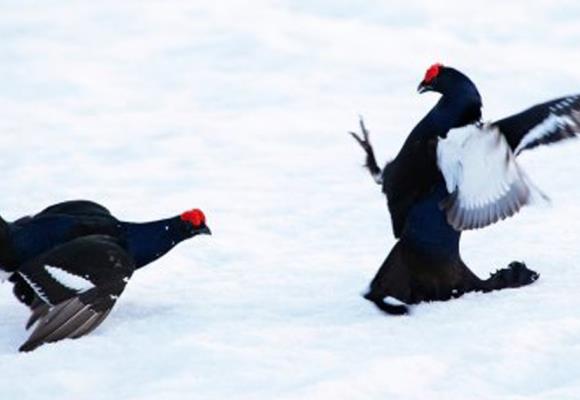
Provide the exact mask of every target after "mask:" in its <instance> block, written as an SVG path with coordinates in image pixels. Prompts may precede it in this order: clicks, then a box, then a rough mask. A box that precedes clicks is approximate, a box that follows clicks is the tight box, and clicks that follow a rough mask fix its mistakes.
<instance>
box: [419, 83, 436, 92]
mask: <svg viewBox="0 0 580 400" xmlns="http://www.w3.org/2000/svg"><path fill="white" fill-rule="evenodd" d="M430 90H433V87H432V86H431V85H429V84H427V83H425V82H424V81H423V82H421V83H420V84H419V86H417V92H419V93H425V92H428V91H430Z"/></svg>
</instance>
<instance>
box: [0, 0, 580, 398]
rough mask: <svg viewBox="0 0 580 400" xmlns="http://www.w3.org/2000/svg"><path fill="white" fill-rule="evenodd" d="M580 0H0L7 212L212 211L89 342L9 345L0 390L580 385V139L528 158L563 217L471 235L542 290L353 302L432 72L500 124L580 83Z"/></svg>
mask: <svg viewBox="0 0 580 400" xmlns="http://www.w3.org/2000/svg"><path fill="white" fill-rule="evenodd" d="M579 19H580V3H579V2H576V1H570V0H549V1H548V0H545V1H544V0H539V1H523V0H515V1H510V2H503V1H490V0H487V1H474V2H460V1H457V2H447V1H443V0H441V1H426V0H419V1H414V0H405V1H388V2H387V1H380V0H369V1H361V2H359V1H354V0H346V1H336V0H335V1H330V0H309V1H306V0H297V1H294V0H278V1H274V0H272V1H266V0H252V1H251V2H250V1H241V0H240V1H237V0H228V1H225V0H213V1H207V0H195V1H194V0H191V1H177V0H175V1H153V0H140V1H136V0H127V1H118V0H115V1H113V0H100V1H92V2H89V1H80V2H77V1H65V0H54V1H42V2H40V1H31V0H22V1H7V0H0V37H1V40H0V54H2V58H1V62H0V76H1V81H2V84H1V85H0V88H1V90H0V132H1V134H0V148H1V149H2V157H0V171H1V179H0V193H2V196H1V197H0V213H1V215H2V216H3V217H4V218H5V219H7V220H14V219H16V218H18V217H20V216H22V215H27V214H33V213H35V212H38V211H40V210H41V209H42V208H44V207H45V206H48V205H50V204H53V203H56V202H59V201H63V200H66V199H78V198H86V199H91V200H95V201H98V202H100V203H102V204H104V205H105V206H107V207H108V208H109V209H110V210H111V211H112V212H113V213H114V214H115V215H116V216H118V217H119V218H121V219H124V220H129V221H145V220H153V219H159V218H163V217H168V216H173V215H178V214H179V213H180V212H182V211H184V210H188V209H191V208H193V207H199V208H201V209H203V210H204V212H205V214H206V216H207V219H208V225H209V227H210V228H211V230H212V232H213V236H203V237H196V238H194V239H192V240H190V241H187V242H184V243H182V244H181V245H179V246H177V247H176V248H175V249H174V250H173V251H172V252H170V253H169V254H168V255H166V256H165V257H163V258H161V259H160V260H159V261H157V262H155V263H154V264H152V265H150V266H148V267H146V268H144V269H143V270H140V271H138V272H137V273H136V274H135V275H134V276H133V277H132V279H131V281H130V282H129V284H128V286H127V289H126V290H125V292H124V293H123V295H122V296H121V298H120V299H119V301H118V302H117V305H116V307H115V309H114V310H113V312H112V313H111V315H110V316H109V317H108V319H107V320H106V321H105V322H104V323H103V324H102V325H101V326H100V327H99V328H98V329H97V330H96V331H95V332H93V333H92V334H91V335H89V336H87V337H84V338H81V339H79V340H65V341H62V342H59V343H56V344H49V345H45V346H42V347H41V348H39V349H37V350H36V351H34V352H31V353H25V354H21V353H18V352H17V348H18V346H19V345H20V344H21V343H22V342H23V341H24V340H25V339H26V338H27V333H26V332H25V330H24V324H25V322H26V320H27V318H28V311H27V310H26V308H25V307H24V306H22V305H21V304H19V303H18V302H17V301H16V300H15V299H14V297H13V296H12V293H11V288H10V286H9V285H8V284H4V285H2V286H0V309H1V310H2V316H3V317H2V324H1V325H0V365H2V368H1V372H0V399H2V400H13V399H17V400H27V399H34V400H38V399H41V400H44V399H55V400H56V399H58V400H63V399H64V400H68V399H71V400H72V399H74V400H78V399H83V400H84V399H91V400H93V399H95V400H100V399H106V400H108V399H111V400H112V399H115V400H158V399H163V400H167V399H179V400H183V399H185V400H187V399H210V400H214V399H236V400H237V399H244V400H245V399H248V400H249V399H268V400H271V399H276V400H290V399H300V400H302V399H335V400H342V399H363V400H369V399H377V400H384V399H389V400H398V399H405V400H406V399H411V400H414V399H417V400H419V399H420V400H433V399H435V400H437V399H441V400H455V399H461V400H464V399H470V400H477V399H482V400H483V399H485V400H489V399H506V400H523V399H526V400H527V399H543V400H548V399H550V400H567V399H579V398H580V291H579V290H578V287H579V284H580V260H578V253H579V248H580V244H579V243H580V224H579V222H578V221H580V205H579V204H578V199H579V196H580V186H579V185H578V184H577V181H578V178H577V176H578V175H580V157H578V154H579V153H580V144H579V143H575V142H574V141H569V142H567V143H565V144H564V143H562V144H558V145H554V146H544V147H542V148H538V149H534V150H533V151H530V152H526V153H525V154H523V155H522V156H521V157H519V159H518V162H519V163H520V164H521V165H522V168H524V169H525V170H526V171H527V173H528V175H529V176H530V178H531V179H533V180H534V182H535V183H537V185H538V186H539V187H541V188H542V189H543V190H544V191H545V193H546V194H548V195H549V196H550V197H551V199H552V207H550V208H542V207H528V208H526V209H524V210H523V211H522V212H521V213H519V214H518V215H516V216H515V217H514V218H511V219H509V220H507V221H504V222H500V223H498V224H495V225H493V226H490V227H488V228H486V229H483V230H481V231H474V232H468V233H465V234H464V236H463V241H462V255H463V258H464V260H465V261H466V263H467V264H468V265H469V266H470V267H471V268H472V269H473V270H474V271H475V272H476V273H478V274H479V275H480V276H481V277H486V276H487V275H488V273H489V272H490V271H492V270H495V269H496V268H500V267H505V266H506V265H507V264H508V263H509V262H511V261H512V260H524V261H525V262H526V263H527V265H528V266H529V267H530V268H532V269H535V270H537V271H539V272H540V273H541V277H540V279H539V280H538V282H536V283H534V284H533V285H531V286H529V287H525V288H521V289H515V290H504V291H500V292H494V293H490V294H469V295H466V296H464V297H462V298H460V299H457V300H453V301H449V302H437V303H428V304H421V305H418V306H415V307H412V314H411V315H410V316H408V317H399V318H397V317H388V316H385V315H383V314H381V313H380V312H379V311H377V309H376V308H375V307H374V306H373V305H372V304H371V303H369V302H367V301H366V300H364V299H363V298H362V297H361V293H363V292H364V291H365V289H366V286H367V284H368V283H369V282H370V280H371V279H372V277H373V275H374V273H375V272H376V270H377V269H378V267H379V266H380V264H381V263H382V261H383V260H384V258H385V257H386V255H387V254H388V251H389V250H390V248H391V247H392V246H393V244H394V239H393V236H392V233H391V227H390V221H389V215H388V212H387V208H386V205H385V199H384V197H383V196H382V194H381V193H380V190H379V187H378V186H377V185H376V184H375V183H374V182H373V181H372V178H371V177H370V176H369V175H368V173H367V171H366V170H365V169H364V168H362V164H363V162H364V155H363V152H362V151H361V149H360V147H359V146H358V144H357V143H355V141H354V140H352V138H351V137H350V136H349V135H348V134H347V131H348V130H355V129H357V127H358V114H362V115H363V117H364V118H365V122H366V124H367V127H368V128H369V130H370V131H371V140H372V142H373V144H374V146H375V150H376V152H377V157H378V158H379V162H380V163H381V164H383V163H384V162H385V161H387V160H388V159H389V158H391V157H393V156H394V155H395V154H396V152H397V151H398V149H399V148H400V146H401V144H402V143H403V141H404V139H405V138H406V136H407V134H408V133H409V131H410V130H411V129H412V128H413V126H414V125H415V124H416V123H417V122H418V121H419V119H420V118H422V117H423V116H424V115H425V113H426V112H427V111H428V110H429V109H430V108H431V107H432V106H433V104H434V103H435V102H436V101H437V95H435V94H423V95H418V94H417V93H416V87H417V84H418V83H419V81H420V80H421V79H422V77H423V75H424V73H425V70H426V68H427V67H429V65H431V64H432V63H434V62H442V63H444V64H447V65H451V66H454V67H456V68H458V69H460V70H462V71H464V72H465V73H466V74H468V75H469V76H470V77H471V78H472V79H473V81H474V82H475V83H476V84H477V85H478V88H479V90H480V92H481V94H482V96H483V100H484V105H485V108H484V119H486V120H490V119H491V120H493V119H497V118H501V117H505V116H507V115H510V114H513V113H515V112H519V111H521V110H523V109H524V108H527V107H528V106H531V105H533V104H536V103H539V102H542V101H546V100H549V99H552V98H556V97H558V96H563V95H566V94H570V93H578V92H580V51H578V43H580V23H579Z"/></svg>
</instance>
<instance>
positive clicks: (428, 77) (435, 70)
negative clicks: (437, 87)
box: [423, 63, 443, 83]
mask: <svg viewBox="0 0 580 400" xmlns="http://www.w3.org/2000/svg"><path fill="white" fill-rule="evenodd" d="M442 66H443V64H440V63H436V64H433V65H431V66H430V67H429V69H428V70H427V72H425V78H423V82H425V83H429V82H431V81H432V80H433V79H435V78H436V77H437V75H439V72H440V70H441V67H442Z"/></svg>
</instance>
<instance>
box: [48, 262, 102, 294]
mask: <svg viewBox="0 0 580 400" xmlns="http://www.w3.org/2000/svg"><path fill="white" fill-rule="evenodd" d="M44 269H46V271H47V272H48V273H49V274H50V276H52V278H54V279H55V280H56V281H57V282H59V283H60V284H61V285H63V286H66V287H68V288H69V289H72V290H75V291H77V292H84V291H85V290H89V289H92V288H94V287H95V285H94V284H93V282H91V281H90V280H88V279H87V278H83V277H82V276H78V275H75V274H71V273H70V272H68V271H65V270H64V269H62V268H58V267H52V266H50V265H45V266H44Z"/></svg>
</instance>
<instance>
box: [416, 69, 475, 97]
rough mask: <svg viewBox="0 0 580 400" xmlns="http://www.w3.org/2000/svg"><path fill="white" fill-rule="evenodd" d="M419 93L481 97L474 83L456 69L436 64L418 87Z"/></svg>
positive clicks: (428, 70)
mask: <svg viewBox="0 0 580 400" xmlns="http://www.w3.org/2000/svg"><path fill="white" fill-rule="evenodd" d="M417 91H418V92H419V93H425V92H437V93H441V94H442V95H444V96H445V95H455V94H468V95H473V96H476V97H479V92H478V91H477V88H476V87H475V85H474V83H473V82H472V81H471V79H469V78H468V77H467V76H465V75H464V74H463V73H461V72H459V71H458V70H456V69H455V68H451V67H446V66H444V65H443V64H440V63H436V64H433V65H431V66H430V67H429V68H428V69H427V72H425V77H424V78H423V80H422V81H421V83H420V84H419V86H418V87H417Z"/></svg>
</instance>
